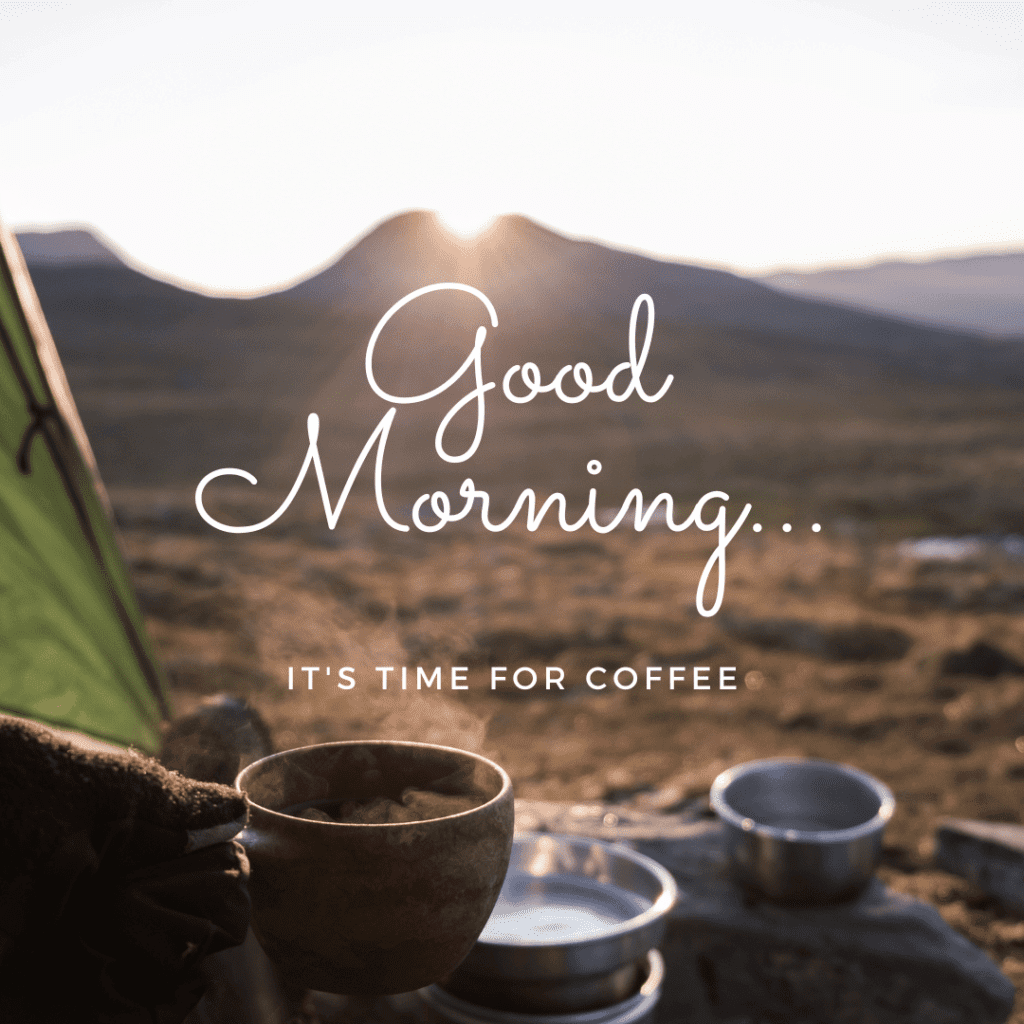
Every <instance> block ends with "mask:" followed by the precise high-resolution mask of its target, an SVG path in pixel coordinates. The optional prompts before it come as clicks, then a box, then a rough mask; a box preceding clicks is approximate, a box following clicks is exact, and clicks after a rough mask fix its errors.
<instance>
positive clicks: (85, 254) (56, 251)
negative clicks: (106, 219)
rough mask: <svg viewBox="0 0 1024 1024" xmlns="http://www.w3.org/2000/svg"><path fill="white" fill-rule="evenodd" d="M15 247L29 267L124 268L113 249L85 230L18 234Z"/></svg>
mask: <svg viewBox="0 0 1024 1024" xmlns="http://www.w3.org/2000/svg"><path fill="white" fill-rule="evenodd" d="M18 244H19V245H20V246H21V252H22V255H23V256H24V257H25V262H26V263H28V265H29V266H30V267H33V266H36V267H40V266H45V267H67V266H74V265H82V264H85V265H95V264H101V265H107V266H124V265H125V263H124V260H122V259H121V258H120V257H119V256H118V255H117V254H116V253H115V252H114V250H113V249H112V248H111V247H109V246H108V245H105V244H104V243H103V242H102V241H100V239H99V238H98V237H97V236H96V234H95V233H94V232H93V231H92V230H91V229H87V228H54V229H53V230H47V231H19V232H18Z"/></svg>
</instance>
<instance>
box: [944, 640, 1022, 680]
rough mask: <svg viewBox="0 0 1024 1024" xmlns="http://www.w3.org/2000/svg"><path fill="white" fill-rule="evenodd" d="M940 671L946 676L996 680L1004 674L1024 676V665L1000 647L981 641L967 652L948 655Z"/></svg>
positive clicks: (951, 652)
mask: <svg viewBox="0 0 1024 1024" xmlns="http://www.w3.org/2000/svg"><path fill="white" fill-rule="evenodd" d="M939 671H940V672H941V673H942V674H943V675H944V676H980V677H981V678H982V679H995V678H996V676H1001V675H1004V674H1007V675H1017V676H1019V675H1024V665H1022V664H1021V663H1020V662H1019V661H1017V659H1016V658H1011V657H1010V655H1008V654H1006V653H1005V652H1004V651H1001V650H1000V649H999V648H998V647H993V646H992V644H988V643H985V641H984V640H979V641H978V642H977V643H975V644H974V645H973V646H971V647H969V648H968V649H967V650H966V651H950V652H949V653H948V654H946V655H945V657H943V659H942V661H941V663H940V665H939Z"/></svg>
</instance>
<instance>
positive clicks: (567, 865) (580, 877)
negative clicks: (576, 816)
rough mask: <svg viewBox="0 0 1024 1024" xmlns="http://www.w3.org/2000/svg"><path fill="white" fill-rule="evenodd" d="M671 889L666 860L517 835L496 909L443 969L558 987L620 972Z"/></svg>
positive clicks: (644, 947) (658, 920) (656, 930)
mask: <svg viewBox="0 0 1024 1024" xmlns="http://www.w3.org/2000/svg"><path fill="white" fill-rule="evenodd" d="M676 894H677V891H676V884H675V882H674V880H673V878H672V875H671V874H670V873H669V872H668V871H666V870H665V868H663V867H662V866H661V865H660V864H658V863H656V862H655V861H653V860H651V859H650V858H649V857H644V856H642V855H641V854H638V853H635V852H634V851H633V850H630V849H628V848H626V847H624V846H621V845H612V844H609V843H602V842H599V841H597V840H591V839H583V838H579V837H576V836H561V835H543V834H537V833H527V834H525V835H519V836H516V838H515V841H514V843H513V846H512V859H511V862H510V864H509V869H508V873H507V875H506V876H505V883H504V885H503V886H502V889H501V893H500V894H499V896H498V902H497V903H496V904H495V907H494V911H493V912H492V914H491V917H490V919H489V920H488V922H487V924H486V925H485V926H484V930H483V933H482V934H481V935H480V938H479V939H478V940H477V943H476V945H475V946H474V947H473V949H472V950H471V951H470V954H469V956H468V957H467V959H466V960H465V961H464V962H463V964H462V965H461V966H460V967H459V968H458V969H457V971H455V972H454V974H453V975H452V976H451V978H452V979H454V983H455V985H456V986H458V985H459V984H460V978H461V979H465V978H467V977H471V979H472V983H473V984H474V985H476V984H479V983H484V982H487V981H490V982H492V983H496V984H497V985H498V986H502V985H505V984H506V983H508V982H528V981H529V982H539V983H542V984H543V983H544V982H554V983H556V987H557V985H560V984H571V983H572V982H573V981H574V980H576V979H582V978H596V977H601V976H609V975H613V974H615V973H616V972H620V973H619V975H618V977H619V978H620V979H624V978H625V976H626V975H627V974H628V973H629V971H631V970H633V969H634V968H635V965H636V964H637V963H638V962H641V961H642V960H643V959H644V958H645V957H646V956H647V954H648V952H649V951H650V950H651V949H653V948H654V947H655V946H657V945H658V943H659V942H660V941H661V939H662V937H663V936H664V933H665V925H666V918H667V915H668V912H669V910H670V909H671V908H672V906H673V904H674V903H675V900H676ZM631 980H632V976H631ZM450 983H451V979H449V984H450ZM612 984H614V983H612Z"/></svg>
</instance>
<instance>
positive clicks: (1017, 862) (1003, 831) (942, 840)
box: [935, 818, 1024, 914]
mask: <svg viewBox="0 0 1024 1024" xmlns="http://www.w3.org/2000/svg"><path fill="white" fill-rule="evenodd" d="M935 863H936V864H938V866H939V867H940V868H942V869H943V870H944V871H948V872H949V873H950V874H953V875H959V876H960V877H961V878H966V879H967V880H968V881H969V882H973V883H974V884H975V885H976V886H978V888H979V889H983V890H984V891H985V892H987V893H988V894H989V895H990V896H994V897H995V898H996V899H997V900H999V902H1000V903H1002V904H1003V906H1005V907H1006V908H1007V909H1008V910H1012V911H1013V912H1014V913H1015V914H1024V825H1007V824H1002V823H996V822H991V821H971V820H967V819H963V818H949V819H947V820H946V821H943V822H942V823H941V824H940V825H939V827H938V828H937V829H936V830H935Z"/></svg>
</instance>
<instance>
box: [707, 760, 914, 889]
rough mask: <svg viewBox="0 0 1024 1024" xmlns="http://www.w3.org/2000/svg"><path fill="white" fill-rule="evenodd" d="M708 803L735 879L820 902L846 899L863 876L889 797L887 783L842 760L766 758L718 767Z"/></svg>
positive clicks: (870, 866) (876, 848) (874, 855)
mask: <svg viewBox="0 0 1024 1024" xmlns="http://www.w3.org/2000/svg"><path fill="white" fill-rule="evenodd" d="M711 806H712V807H713V808H714V809H715V811H716V812H717V814H718V816H719V817H720V818H721V819H722V821H723V822H724V824H725V840H726V853H727V856H728V858H729V864H730V866H731V869H732V872H733V876H734V878H735V879H736V880H737V881H738V882H739V883H740V884H741V885H743V886H745V887H746V888H748V889H750V890H752V891H753V892H754V893H756V894H757V895H760V896H764V897H767V898H768V899H770V900H773V901H775V902H777V903H786V904H821V903H832V902H838V901H841V900H844V899H850V898H852V897H854V896H856V895H857V894H858V893H859V892H861V890H863V889H864V887H865V886H866V885H867V884H868V882H870V881H871V877H872V874H873V872H874V869H875V867H876V865H877V864H878V858H879V856H880V854H881V849H882V832H883V831H884V829H885V826H886V823H887V822H888V821H889V819H890V818H891V817H892V813H893V810H894V808H895V806H896V802H895V800H894V799H893V795H892V792H891V791H890V790H889V788H888V786H886V785H884V784H883V783H881V782H879V781H878V779H876V778H873V777H872V776H871V775H868V774H867V773H866V772H862V771H860V770H859V769H857V768H851V767H850V766H849V765H843V764H836V763H834V762H832V761H818V760H813V759H810V758H771V759H769V760H765V761H751V762H749V763H748V764H741V765H737V766H736V767H735V768H730V769H729V770H728V771H725V772H722V774H721V775H719V776H718V778H717V779H715V782H714V784H713V785H712V787H711Z"/></svg>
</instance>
